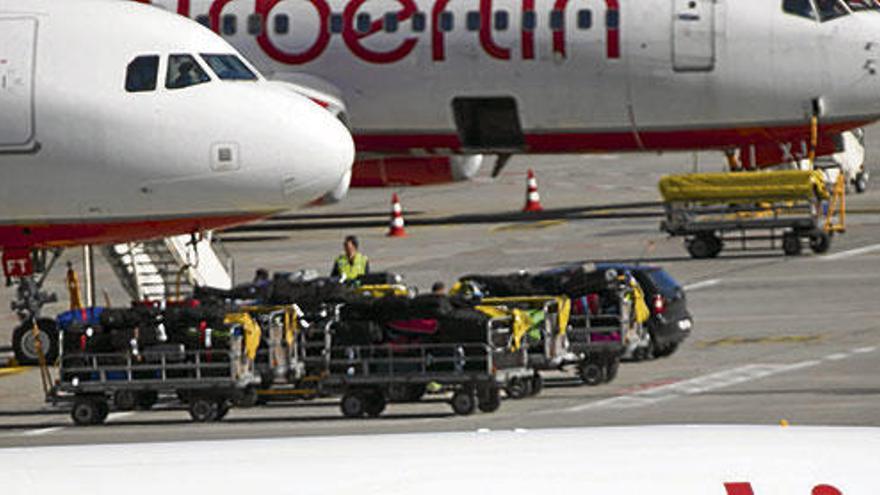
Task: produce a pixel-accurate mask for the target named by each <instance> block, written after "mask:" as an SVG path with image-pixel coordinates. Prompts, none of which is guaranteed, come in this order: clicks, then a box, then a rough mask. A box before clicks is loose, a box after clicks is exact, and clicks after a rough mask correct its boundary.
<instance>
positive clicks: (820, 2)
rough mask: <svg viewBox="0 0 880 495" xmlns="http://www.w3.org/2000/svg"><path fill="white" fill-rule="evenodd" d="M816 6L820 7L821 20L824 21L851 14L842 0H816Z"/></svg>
mask: <svg viewBox="0 0 880 495" xmlns="http://www.w3.org/2000/svg"><path fill="white" fill-rule="evenodd" d="M816 7H817V8H818V9H819V20H820V21H822V22H825V21H830V20H831V19H837V18H838V17H843V16H845V15H847V14H849V11H848V10H846V7H844V6H843V4H842V3H841V2H840V0H816Z"/></svg>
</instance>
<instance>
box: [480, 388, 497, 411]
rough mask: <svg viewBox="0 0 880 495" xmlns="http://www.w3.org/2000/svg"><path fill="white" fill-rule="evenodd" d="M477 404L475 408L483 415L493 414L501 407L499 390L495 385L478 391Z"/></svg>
mask: <svg viewBox="0 0 880 495" xmlns="http://www.w3.org/2000/svg"><path fill="white" fill-rule="evenodd" d="M479 394H480V397H479V403H478V404H477V407H479V408H480V411H483V412H484V413H493V412H495V411H497V410H498V408H499V407H501V390H499V389H498V386H497V385H489V386H487V387H481V388H480V389H479Z"/></svg>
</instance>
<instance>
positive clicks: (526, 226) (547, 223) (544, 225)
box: [489, 220, 567, 232]
mask: <svg viewBox="0 0 880 495" xmlns="http://www.w3.org/2000/svg"><path fill="white" fill-rule="evenodd" d="M565 223H567V221H566V220H541V221H538V222H528V223H509V224H505V225H498V226H495V227H492V228H491V229H489V232H507V231H511V230H538V229H549V228H551V227H557V226H559V225H564V224H565Z"/></svg>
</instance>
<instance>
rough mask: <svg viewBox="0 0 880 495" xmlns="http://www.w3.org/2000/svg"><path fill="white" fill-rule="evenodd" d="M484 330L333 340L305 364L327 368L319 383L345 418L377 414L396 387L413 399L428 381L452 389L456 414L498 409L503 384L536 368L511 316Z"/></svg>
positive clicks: (528, 373)
mask: <svg viewBox="0 0 880 495" xmlns="http://www.w3.org/2000/svg"><path fill="white" fill-rule="evenodd" d="M486 335H487V337H488V341H487V342H460V343H418V344H390V343H389V344H381V345H345V344H341V345H337V344H332V345H331V346H330V347H329V348H327V349H326V351H328V352H322V353H320V357H318V359H320V364H318V365H317V366H316V364H315V363H308V365H307V367H308V368H310V369H314V368H315V367H318V366H319V367H321V368H323V369H324V370H325V372H324V373H323V377H322V379H321V380H320V387H321V389H322V391H324V392H325V393H327V394H330V395H339V396H341V397H342V399H341V403H340V407H341V410H342V413H343V415H345V416H346V417H351V418H355V417H362V416H365V415H366V416H378V415H380V414H381V413H382V412H383V411H384V410H385V407H386V405H387V403H388V402H389V399H391V398H393V395H394V394H395V393H396V392H395V390H404V391H408V392H409V393H410V394H412V396H411V397H409V399H410V400H413V401H415V400H418V399H419V398H420V397H421V394H423V393H424V391H425V389H426V388H427V387H428V386H429V385H431V386H435V387H436V386H439V387H442V389H443V390H444V391H447V392H452V396H451V399H450V400H449V404H450V405H451V407H452V409H453V411H454V412H455V413H456V414H460V415H468V414H472V413H473V412H474V411H475V410H477V409H479V410H480V411H483V412H494V411H496V410H497V409H498V408H499V407H500V405H501V402H500V389H501V386H502V385H505V384H508V383H510V382H511V381H512V380H517V379H519V380H525V379H527V378H529V377H531V376H533V375H534V371H533V370H531V369H530V368H528V356H527V353H526V349H525V348H524V347H520V348H516V344H515V340H516V336H515V335H514V330H513V324H512V320H511V318H492V319H491V320H489V322H488V326H487V328H486ZM311 355H313V356H316V355H318V354H317V353H312V354H311Z"/></svg>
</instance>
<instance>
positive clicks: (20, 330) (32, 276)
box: [6, 249, 62, 365]
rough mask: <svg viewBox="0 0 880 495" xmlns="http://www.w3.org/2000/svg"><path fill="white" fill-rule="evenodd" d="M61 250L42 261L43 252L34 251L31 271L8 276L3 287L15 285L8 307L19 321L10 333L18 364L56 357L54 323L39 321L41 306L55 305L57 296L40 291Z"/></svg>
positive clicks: (41, 319) (30, 363) (46, 319)
mask: <svg viewBox="0 0 880 495" xmlns="http://www.w3.org/2000/svg"><path fill="white" fill-rule="evenodd" d="M61 252H62V250H60V249H58V250H53V251H51V258H50V259H49V260H48V262H47V260H46V257H47V256H46V252H45V251H38V252H35V253H34V254H33V255H32V259H33V265H32V266H33V270H32V271H31V272H30V273H28V272H18V273H8V272H7V274H6V275H7V277H6V285H7V286H12V285H16V286H17V287H16V290H15V300H14V301H12V304H11V305H10V306H11V308H12V310H13V311H15V313H16V314H17V315H18V319H19V321H20V322H21V323H20V324H19V326H18V327H16V329H15V330H14V331H13V333H12V350H13V352H14V353H15V359H16V361H18V363H19V364H23V365H34V364H40V357H41V355H42V357H43V358H44V359H45V360H46V361H47V362H50V363H51V362H53V361H55V359H57V358H58V332H57V329H56V326H55V320H53V319H51V318H42V317H41V312H42V309H43V306H45V305H46V304H49V303H53V302H57V301H58V297H57V296H56V295H55V294H51V293H48V292H45V291H43V290H42V289H43V284H44V283H45V281H46V276H47V275H48V274H49V272H50V271H51V270H52V267H53V266H54V265H55V263H56V262H57V261H58V258H59V257H60V256H61Z"/></svg>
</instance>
